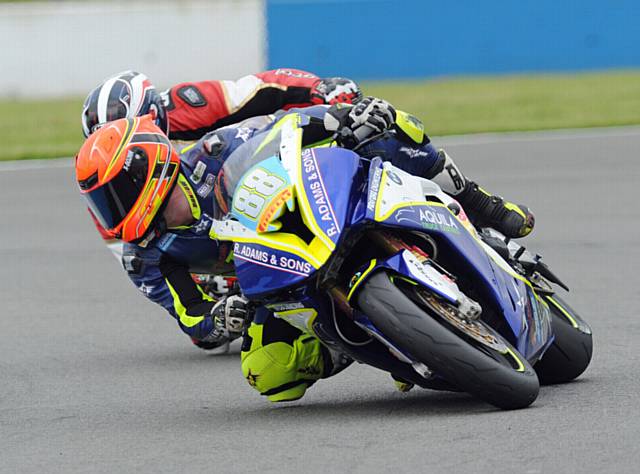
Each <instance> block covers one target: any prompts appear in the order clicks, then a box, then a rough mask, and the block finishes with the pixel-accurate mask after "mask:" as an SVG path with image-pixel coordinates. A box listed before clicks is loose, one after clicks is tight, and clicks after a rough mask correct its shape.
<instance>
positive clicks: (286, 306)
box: [267, 301, 304, 313]
mask: <svg viewBox="0 0 640 474" xmlns="http://www.w3.org/2000/svg"><path fill="white" fill-rule="evenodd" d="M267 307H268V308H269V309H270V310H271V311H273V312H274V313H279V312H282V311H291V310H292V309H303V308H304V305H303V304H302V303H300V302H299V301H293V302H291V303H276V304H270V305H268V306H267Z"/></svg>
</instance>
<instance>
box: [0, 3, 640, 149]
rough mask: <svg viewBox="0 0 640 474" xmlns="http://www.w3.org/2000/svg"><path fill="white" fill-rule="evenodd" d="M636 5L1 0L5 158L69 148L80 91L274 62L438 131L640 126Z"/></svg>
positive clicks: (237, 72)
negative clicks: (114, 80)
mask: <svg viewBox="0 0 640 474" xmlns="http://www.w3.org/2000/svg"><path fill="white" fill-rule="evenodd" d="M639 17H640V2H637V1H636V0H608V1H607V2H602V1H596V0H582V1H580V2H578V1H565V2H558V1H554V0H537V1H535V2H533V1H517V2H516V1H512V0H486V1H484V2H477V1H473V0H456V1H450V2H443V1H435V0H405V1H400V0H395V1H393V0H212V1H201V0H177V1H135V0H129V1H126V2H121V1H108V2H107V1H101V2H98V1H82V2H80V1H44V2H42V1H40V2H37V1H8V2H7V1H2V0H0V42H1V43H2V45H3V47H2V48H0V71H1V74H0V143H2V146H1V147H0V160H12V159H27V158H47V157H60V156H71V155H73V154H74V153H75V152H76V151H77V149H78V148H79V146H80V145H81V141H82V135H81V129H80V120H79V119H80V112H81V105H82V101H83V99H84V96H85V95H86V94H87V92H88V91H89V90H90V89H91V88H93V87H95V86H96V85H98V84H99V83H100V82H101V81H102V80H103V79H104V78H106V77H107V76H109V75H112V74H114V73H116V72H119V71H122V70H125V69H135V70H138V71H141V72H144V73H146V74H147V75H148V76H149V77H150V78H151V80H152V81H153V82H154V83H155V85H156V87H158V89H164V88H167V87H169V86H171V85H173V84H175V83H178V82H182V81H195V80H204V79H237V78H239V77H241V76H243V75H246V74H250V73H254V72H258V71H261V70H265V69H272V68H277V67H295V68H300V69H305V70H308V71H311V72H313V73H316V74H317V75H319V76H338V75H339V76H347V77H350V78H352V79H354V80H356V81H358V82H360V83H361V85H362V86H363V88H364V91H365V93H367V94H371V95H377V96H380V97H383V98H386V99H387V100H389V101H391V102H392V103H393V104H395V105H396V106H397V107H399V108H402V109H404V110H407V111H409V112H413V113H415V114H416V115H418V116H419V117H420V118H421V119H422V120H423V121H424V122H425V125H426V127H427V131H428V132H429V133H430V134H431V135H450V134H461V133H478V132H499V131H515V130H540V129H555V128H577V127H604V126H617V125H618V126H619V125H633V124H640V69H636V68H640V29H639V28H638V18H639Z"/></svg>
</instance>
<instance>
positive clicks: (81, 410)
mask: <svg viewBox="0 0 640 474" xmlns="http://www.w3.org/2000/svg"><path fill="white" fill-rule="evenodd" d="M448 142H449V144H450V145H449V147H448V150H449V151H450V153H451V155H452V156H454V157H455V158H456V159H457V161H458V162H459V163H460V165H461V166H462V167H463V170H464V172H465V173H466V174H467V175H469V176H472V177H474V178H476V179H477V180H478V181H479V182H481V183H483V184H484V185H485V187H486V188H488V189H491V190H495V191H497V192H500V193H502V194H503V195H505V196H508V197H509V198H511V199H512V200H515V201H517V202H524V203H527V204H529V205H530V206H531V208H532V209H534V210H535V211H536V215H537V228H536V230H535V232H534V234H533V236H532V237H531V238H529V239H528V243H529V247H530V248H533V249H537V250H538V251H539V252H540V253H542V254H543V255H544V256H545V259H546V261H547V262H548V263H549V264H550V265H551V266H552V268H553V269H555V270H556V271H557V273H558V274H559V275H560V276H561V277H563V278H564V279H565V280H566V281H567V282H569V284H570V286H571V288H572V291H571V293H570V295H569V296H568V298H569V301H571V302H572V303H573V304H574V306H575V307H576V308H577V309H578V310H581V312H582V314H583V315H584V317H585V318H586V319H587V320H588V321H589V322H590V323H591V325H592V327H593V330H594V341H595V351H594V359H593V362H592V365H591V367H590V368H589V369H588V370H587V372H586V373H585V374H584V375H583V376H582V377H581V378H580V379H579V380H578V381H577V382H575V383H571V384H566V385H560V386H553V387H545V388H542V390H541V392H540V396H539V398H538V400H537V401H536V402H535V404H534V405H533V406H532V407H530V408H528V409H525V410H519V411H511V412H504V411H500V410H496V409H494V408H492V407H491V406H488V405H486V404H485V403H483V402H480V401H477V400H474V399H473V398H471V397H469V396H467V395H464V394H449V393H440V392H432V391H426V390H420V389H414V390H413V391H412V392H410V393H408V394H401V393H398V392H396V391H395V389H394V386H393V384H392V382H391V380H390V377H389V376H388V375H386V374H384V373H382V372H378V371H376V370H374V369H371V368H369V367H364V366H360V365H358V366H353V367H351V368H350V369H348V370H346V371H345V372H343V373H341V374H339V375H338V376H336V377H334V378H333V379H330V380H325V381H321V382H320V383H318V384H316V386H314V387H313V388H312V389H311V390H310V391H309V392H308V393H307V395H306V396H305V397H304V398H303V399H302V400H300V401H297V402H294V403H290V404H285V405H271V404H269V403H268V402H267V401H266V400H264V399H262V398H261V397H260V396H258V394H257V393H255V392H254V391H253V390H252V389H251V388H250V387H249V386H248V385H247V383H246V382H245V380H244V379H243V378H242V375H241V373H240V370H239V358H238V348H237V347H235V348H234V349H235V350H232V353H230V354H228V355H222V356H212V355H209V354H207V353H205V352H202V351H200V350H198V349H196V348H194V347H192V346H191V344H190V343H189V342H188V341H187V338H186V337H185V336H184V335H182V334H181V333H180V332H179V331H178V329H177V327H176V325H175V322H174V321H173V320H172V319H171V318H170V317H168V316H167V315H166V314H165V313H164V312H163V311H162V310H161V309H160V308H157V307H155V306H154V305H153V304H152V303H149V302H147V301H146V300H145V298H144V297H142V296H141V295H140V294H139V292H138V291H137V290H136V288H135V287H133V286H132V285H131V283H130V282H129V281H128V279H127V278H126V276H125V275H124V274H123V272H122V270H121V269H120V268H119V267H118V265H117V264H116V262H115V260H114V259H113V257H112V256H111V255H110V254H109V252H108V251H107V250H106V249H105V248H103V246H102V244H101V242H100V239H99V238H98V236H97V234H96V232H95V230H94V229H93V228H92V224H91V223H90V221H89V219H88V216H87V214H86V211H85V210H84V208H83V205H82V203H81V201H80V199H79V197H78V195H77V191H76V189H75V187H74V185H73V181H72V170H71V169H70V168H69V167H68V166H67V162H51V164H50V165H48V164H44V165H41V164H38V163H35V164H33V165H32V166H29V167H30V168H32V169H22V168H21V167H20V166H15V167H14V166H13V165H11V164H5V165H4V167H0V216H1V223H2V224H1V225H2V230H1V233H0V258H1V261H2V264H1V267H0V278H1V283H2V284H1V285H0V297H1V302H2V306H1V307H2V315H1V316H0V472H1V473H3V474H4V473H31V472H38V473H41V472H46V473H68V472H105V473H113V472H136V473H147V472H149V473H150V472H154V473H158V472H169V473H173V472H219V473H226V472H239V473H252V472H260V473H265V472H297V473H301V472H353V473H365V472H366V473H369V472H434V473H440V472H447V473H457V472H469V473H477V472H497V473H503V472H504V473H513V472H519V473H543V472H563V473H564V472H567V473H570V472H580V473H592V472H593V473H595V472H598V473H600V472H611V473H626V472H628V473H631V472H638V467H637V466H638V464H639V463H640V448H639V443H638V441H639V440H640V403H639V402H638V393H640V381H639V377H640V370H638V366H639V365H640V364H639V363H638V362H639V359H640V358H639V356H638V353H639V352H640V351H639V342H640V337H639V336H640V314H639V312H638V308H639V307H640V292H639V291H638V286H637V285H638V277H637V267H638V264H640V246H639V245H638V231H639V229H640V226H639V224H638V217H639V216H640V213H639V211H638V207H637V202H638V199H637V194H638V187H639V184H640V157H639V154H640V130H638V129H627V130H618V131H616V130H614V131H611V132H607V131H604V132H603V131H596V132H595V133H589V132H587V133H576V134H565V133H559V134H558V133H553V134H543V135H523V136H520V135H515V136H508V137H506V138H495V137H491V136H488V137H480V138H470V139H467V138H464V137H463V138H458V139H453V140H448ZM41 166H45V168H41Z"/></svg>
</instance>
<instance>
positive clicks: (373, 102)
mask: <svg viewBox="0 0 640 474" xmlns="http://www.w3.org/2000/svg"><path fill="white" fill-rule="evenodd" d="M395 121H396V111H395V109H394V108H393V106H392V105H391V104H390V103H389V102H387V101H386V100H382V99H376V98H375V97H365V98H364V99H363V100H362V101H361V102H360V103H358V104H357V105H355V106H353V107H351V108H347V107H344V106H342V107H340V106H339V105H335V106H332V107H330V108H329V110H328V111H327V113H326V114H325V116H324V127H325V128H326V129H327V130H328V131H332V132H337V137H336V140H337V141H338V143H339V144H340V145H341V146H344V147H346V148H354V147H355V146H357V145H358V144H359V143H361V142H363V141H364V140H366V139H367V138H369V137H371V136H373V135H377V134H379V133H382V132H384V131H385V130H387V129H389V128H390V127H391V126H392V125H393V124H394V123H395Z"/></svg>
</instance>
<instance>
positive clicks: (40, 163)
mask: <svg viewBox="0 0 640 474" xmlns="http://www.w3.org/2000/svg"><path fill="white" fill-rule="evenodd" d="M54 168H68V169H70V170H72V169H73V158H51V159H48V160H17V161H0V172H2V171H23V170H42V169H54Z"/></svg>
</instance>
